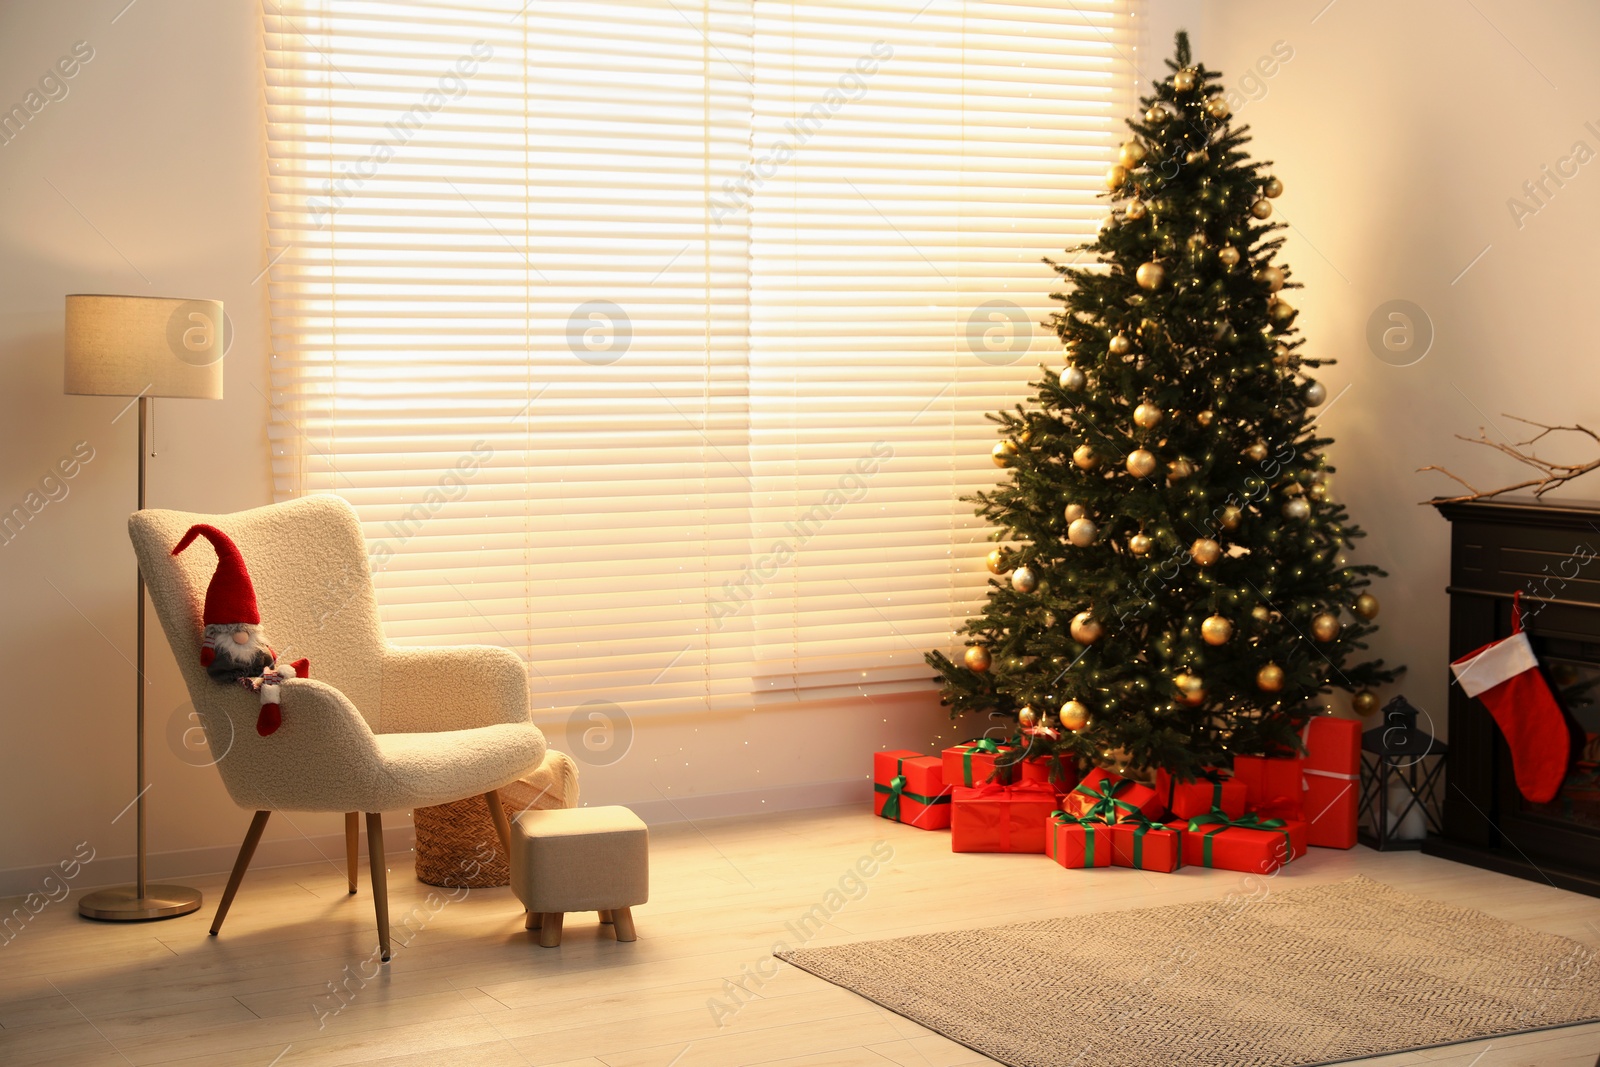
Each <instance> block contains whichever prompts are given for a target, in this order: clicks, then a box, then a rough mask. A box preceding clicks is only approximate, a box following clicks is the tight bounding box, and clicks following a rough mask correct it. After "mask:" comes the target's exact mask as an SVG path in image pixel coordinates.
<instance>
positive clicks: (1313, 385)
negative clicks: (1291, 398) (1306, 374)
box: [1306, 382, 1328, 407]
mask: <svg viewBox="0 0 1600 1067" xmlns="http://www.w3.org/2000/svg"><path fill="white" fill-rule="evenodd" d="M1327 399H1328V387H1327V386H1326V385H1323V384H1322V383H1321V382H1307V383H1306V403H1307V404H1310V405H1311V406H1312V407H1316V406H1317V405H1319V404H1321V403H1322V402H1323V401H1324V400H1327Z"/></svg>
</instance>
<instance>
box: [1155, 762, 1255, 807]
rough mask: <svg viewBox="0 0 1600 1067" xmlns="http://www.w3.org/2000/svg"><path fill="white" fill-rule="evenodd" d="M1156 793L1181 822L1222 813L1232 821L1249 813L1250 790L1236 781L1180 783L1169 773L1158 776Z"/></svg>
mask: <svg viewBox="0 0 1600 1067" xmlns="http://www.w3.org/2000/svg"><path fill="white" fill-rule="evenodd" d="M1156 792H1157V793H1158V794H1160V796H1161V803H1163V804H1165V805H1166V806H1167V810H1168V811H1170V812H1172V814H1173V815H1176V816H1177V817H1178V818H1180V819H1192V818H1194V817H1195V816H1196V815H1204V814H1206V813H1207V812H1210V811H1221V812H1223V813H1224V814H1226V815H1227V816H1228V818H1230V819H1237V818H1238V817H1239V816H1241V815H1243V814H1244V813H1245V806H1246V802H1247V801H1248V799H1249V792H1250V790H1249V787H1248V786H1246V785H1245V784H1244V783H1243V782H1240V781H1236V780H1234V779H1232V778H1224V779H1222V780H1221V781H1212V780H1211V779H1209V778H1196V779H1195V780H1194V781H1192V782H1180V781H1178V779H1176V778H1174V777H1173V776H1172V775H1170V774H1168V773H1167V772H1166V771H1157V772H1156Z"/></svg>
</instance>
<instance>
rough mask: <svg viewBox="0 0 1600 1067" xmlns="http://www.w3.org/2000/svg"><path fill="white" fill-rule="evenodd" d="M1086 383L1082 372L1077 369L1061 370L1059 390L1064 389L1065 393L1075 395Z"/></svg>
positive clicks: (1067, 368) (1065, 368) (1064, 368)
mask: <svg viewBox="0 0 1600 1067" xmlns="http://www.w3.org/2000/svg"><path fill="white" fill-rule="evenodd" d="M1086 381H1087V379H1086V378H1085V377H1084V374H1083V371H1081V370H1079V369H1078V368H1077V367H1062V368H1061V388H1063V389H1065V390H1066V391H1067V392H1069V393H1076V392H1077V391H1078V390H1080V389H1082V388H1083V387H1084V384H1085V382H1086Z"/></svg>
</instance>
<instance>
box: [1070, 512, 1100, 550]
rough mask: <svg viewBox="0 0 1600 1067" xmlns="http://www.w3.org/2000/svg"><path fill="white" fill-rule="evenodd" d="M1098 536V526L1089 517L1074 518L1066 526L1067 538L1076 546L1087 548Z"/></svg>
mask: <svg viewBox="0 0 1600 1067" xmlns="http://www.w3.org/2000/svg"><path fill="white" fill-rule="evenodd" d="M1099 536H1100V528H1099V527H1097V526H1096V525H1095V524H1094V522H1093V520H1091V519H1075V520H1073V522H1072V525H1070V526H1068V527H1067V540H1068V541H1070V542H1071V543H1072V544H1073V545H1074V546H1076V547H1078V548H1088V547H1089V546H1090V545H1092V544H1094V542H1095V539H1096V538H1098V537H1099Z"/></svg>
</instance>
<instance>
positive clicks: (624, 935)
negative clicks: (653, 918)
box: [611, 908, 639, 941]
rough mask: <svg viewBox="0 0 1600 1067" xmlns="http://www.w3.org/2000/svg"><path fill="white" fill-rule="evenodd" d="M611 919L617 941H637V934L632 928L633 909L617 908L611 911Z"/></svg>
mask: <svg viewBox="0 0 1600 1067" xmlns="http://www.w3.org/2000/svg"><path fill="white" fill-rule="evenodd" d="M611 918H612V921H613V922H615V923H616V926H615V928H614V929H615V932H616V935H617V940H618V941H637V940H638V939H639V935H638V934H637V933H635V932H634V929H633V909H632V908H618V909H617V910H616V911H613V912H612V913H611Z"/></svg>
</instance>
